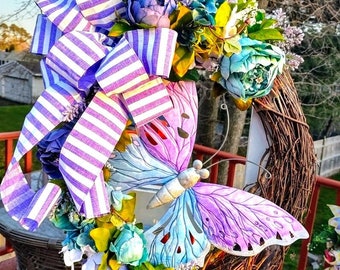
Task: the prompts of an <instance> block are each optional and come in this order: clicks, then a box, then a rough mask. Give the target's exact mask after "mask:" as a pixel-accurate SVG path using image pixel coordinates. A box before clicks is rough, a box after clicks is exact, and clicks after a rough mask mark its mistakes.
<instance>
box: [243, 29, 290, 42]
mask: <svg viewBox="0 0 340 270" xmlns="http://www.w3.org/2000/svg"><path fill="white" fill-rule="evenodd" d="M248 36H249V37H250V38H251V39H257V40H260V41H265V40H283V39H284V38H283V35H282V34H281V32H280V31H279V30H278V29H276V28H273V29H260V30H259V31H257V32H253V33H248Z"/></svg>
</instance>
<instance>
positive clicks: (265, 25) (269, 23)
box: [261, 19, 277, 28]
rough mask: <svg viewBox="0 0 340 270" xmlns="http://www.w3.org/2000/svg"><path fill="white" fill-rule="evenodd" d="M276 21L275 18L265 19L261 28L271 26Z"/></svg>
mask: <svg viewBox="0 0 340 270" xmlns="http://www.w3.org/2000/svg"><path fill="white" fill-rule="evenodd" d="M275 23H277V21H276V20H274V19H264V20H263V21H262V24H261V28H271V27H272V26H273V25H274V24H275Z"/></svg>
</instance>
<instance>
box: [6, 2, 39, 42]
mask: <svg viewBox="0 0 340 270" xmlns="http://www.w3.org/2000/svg"><path fill="white" fill-rule="evenodd" d="M26 5H27V6H26ZM24 6H25V7H26V8H25V9H24V10H23V11H22V12H20V13H19V14H18V15H17V16H12V18H9V16H10V15H13V14H15V12H16V11H18V10H20V9H22V8H23V7H24ZM39 13H40V10H39V8H38V7H37V6H36V4H35V2H34V0H0V23H6V24H9V25H10V24H12V23H14V24H16V25H17V26H20V27H22V28H25V29H26V30H27V32H29V33H30V34H31V35H33V32H34V26H35V21H36V16H37V14H39Z"/></svg>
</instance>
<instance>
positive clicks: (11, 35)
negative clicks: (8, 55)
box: [0, 23, 31, 52]
mask: <svg viewBox="0 0 340 270" xmlns="http://www.w3.org/2000/svg"><path fill="white" fill-rule="evenodd" d="M0 37H1V39H0V50H1V51H7V52H10V51H14V50H18V51H19V50H23V49H27V47H28V44H29V41H30V40H31V35H30V34H29V33H28V32H27V31H26V30H25V29H24V28H22V27H19V26H17V25H15V24H11V25H10V26H8V25H7V24H5V23H2V24H0Z"/></svg>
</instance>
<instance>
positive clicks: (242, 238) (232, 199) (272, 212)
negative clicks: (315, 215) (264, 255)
mask: <svg viewBox="0 0 340 270" xmlns="http://www.w3.org/2000/svg"><path fill="white" fill-rule="evenodd" d="M192 189H193V190H194V193H195V197H196V201H197V208H198V210H199V213H200V214H201V218H202V222H203V229H204V231H205V233H206V235H207V237H208V239H209V241H210V242H211V243H212V244H213V245H214V246H216V247H217V248H219V249H221V250H223V251H225V252H228V253H231V254H234V255H238V256H252V255H255V254H257V253H259V252H260V251H261V250H263V249H264V248H265V247H267V246H269V245H274V244H277V245H284V246H285V245H290V244H291V243H293V242H294V241H296V240H297V239H306V238H308V232H307V231H306V229H305V228H304V227H303V226H302V225H301V224H300V223H299V222H298V221H297V220H296V219H295V218H294V217H293V216H292V215H290V214H289V213H288V212H286V211H285V210H283V209H282V208H280V207H279V206H277V205H276V204H274V203H272V202H271V201H269V200H266V199H264V198H262V197H260V196H257V195H254V194H251V193H248V192H245V191H243V190H240V189H236V188H232V187H226V186H221V185H214V184H208V183H197V184H196V185H195V186H194V187H193V188H192Z"/></svg>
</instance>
